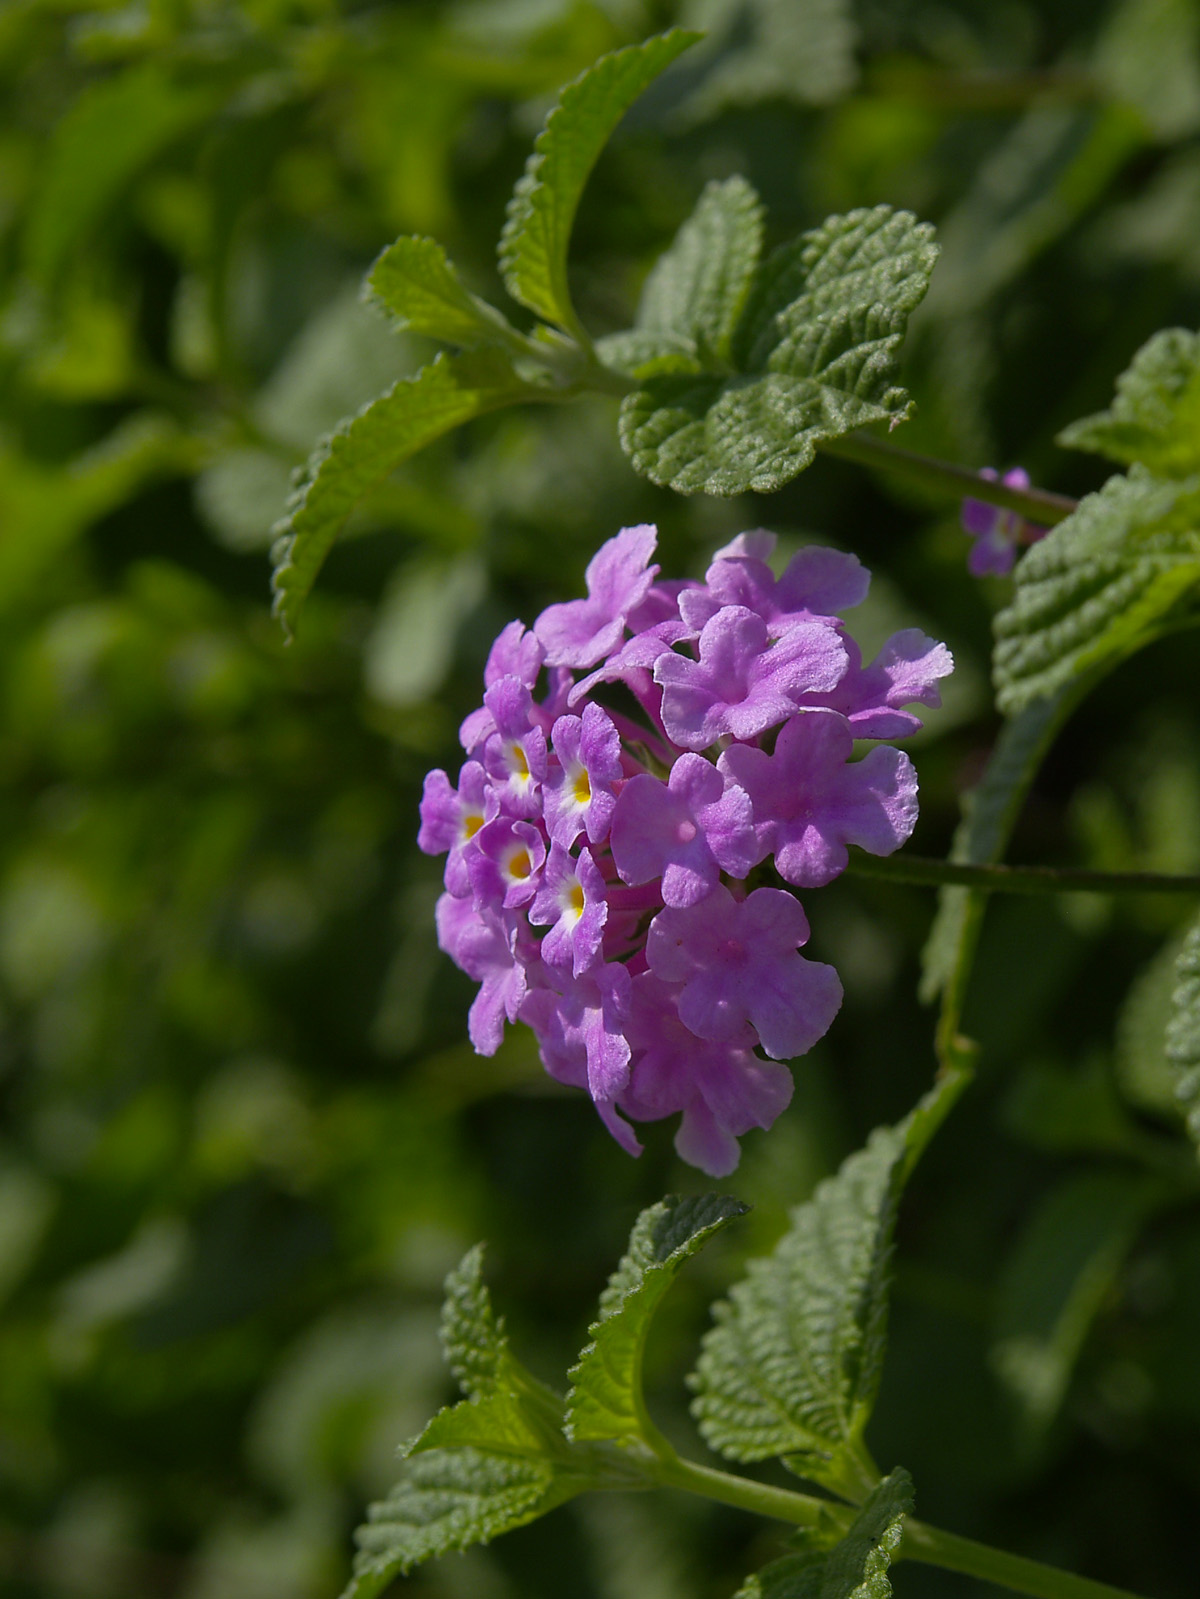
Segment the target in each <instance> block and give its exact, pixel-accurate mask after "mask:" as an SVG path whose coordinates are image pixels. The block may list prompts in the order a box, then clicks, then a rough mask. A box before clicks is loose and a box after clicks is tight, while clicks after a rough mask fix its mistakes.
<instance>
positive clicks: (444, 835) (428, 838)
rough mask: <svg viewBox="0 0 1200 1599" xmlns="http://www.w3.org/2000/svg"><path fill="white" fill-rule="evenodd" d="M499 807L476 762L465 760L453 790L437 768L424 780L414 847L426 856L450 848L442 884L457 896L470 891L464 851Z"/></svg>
mask: <svg viewBox="0 0 1200 1599" xmlns="http://www.w3.org/2000/svg"><path fill="white" fill-rule="evenodd" d="M499 808H500V802H499V800H498V799H497V798H496V795H495V791H494V790H493V788H492V786H491V784H490V783H489V782H488V780H487V773H486V772H485V771H484V769H483V767H482V766H480V764H479V762H478V761H468V762H467V763H466V765H465V766H464V767H463V768H462V770H461V771H460V772H459V774H458V787H457V789H455V788H452V787H451V786H450V779H449V778H448V777H447V776H446V774H445V772H443V771H441V770H440V768H439V769H438V770H437V771H434V772H430V773H429V775H428V777H426V779H425V791H424V793H423V795H422V796H421V830H420V832H419V833H418V834H417V848H418V849H421V850H424V852H425V854H426V855H441V854H442V853H443V851H445V850H449V851H450V855H449V858H448V860H447V861H446V887H447V888H448V889H449V890H450V892H451V893H452V894H455V895H457V896H458V897H459V898H461V897H462V896H463V895H466V894H470V892H471V879H470V876H469V875H468V872H467V854H468V850H469V849H470V847H471V845H472V842H473V840H474V838H475V835H476V834H477V833H478V832H479V829H480V828H481V827H482V826H483V824H484V823H485V822H490V821H491V820H492V818H493V817H494V816H495V815H496V813H497V811H498V810H499Z"/></svg>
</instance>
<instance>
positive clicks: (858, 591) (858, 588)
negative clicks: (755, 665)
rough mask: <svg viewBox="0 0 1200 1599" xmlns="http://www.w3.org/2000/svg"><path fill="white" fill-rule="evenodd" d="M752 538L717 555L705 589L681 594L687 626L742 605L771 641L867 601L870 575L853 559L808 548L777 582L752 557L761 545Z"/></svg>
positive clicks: (759, 558)
mask: <svg viewBox="0 0 1200 1599" xmlns="http://www.w3.org/2000/svg"><path fill="white" fill-rule="evenodd" d="M766 537H767V538H769V539H770V540H771V544H770V545H769V546H765V547H766V548H767V550H768V553H769V550H770V548H771V547H772V546H773V545H774V539H773V537H772V536H771V535H770V534H768V535H766ZM751 538H752V536H751V535H748V534H744V533H743V534H742V535H741V537H740V539H738V540H735V541H734V543H733V544H731V545H727V546H726V548H725V549H724V550H721V551H718V553H717V555H716V557H714V559H713V563H712V565H711V566H710V567H709V569H708V572H707V573H706V575H705V587H704V588H703V589H701V590H699V591H698V592H697V593H693V594H682V595H680V599H679V610H680V614H681V615H682V616H683V618H684V620H685V621H686V622H687V623H688V624H689V625H690V626H691V627H693V628H695V629H697V630H698V629H700V628H702V627H703V626H704V624H705V622H707V621H708V620H709V619H710V617H712V616H714V615H716V613H717V611H718V610H719V609H720V608H721V607H722V606H725V605H743V606H745V607H746V608H747V609H748V610H751V611H755V612H757V613H758V615H759V616H761V617H762V619H763V621H764V622H766V624H767V630H768V632H769V634H770V636H771V637H772V638H779V637H781V636H782V635H783V634H784V633H786V632H787V630H788V629H789V628H790V627H792V626H794V625H795V623H797V622H804V621H810V620H811V619H812V618H813V617H833V616H836V615H837V614H838V612H839V611H845V610H849V609H850V608H851V607H852V606H855V605H860V604H861V603H862V601H863V600H865V599H866V597H867V589H868V588H869V587H870V583H871V574H870V573H869V572H868V571H867V569H866V567H864V566H863V565H862V563H861V562H860V561H859V559H858V557H857V556H856V555H845V554H843V553H842V551H840V550H829V549H824V548H822V547H821V546H819V545H815V544H814V545H809V546H807V547H806V548H804V549H802V550H798V551H797V552H796V554H795V555H793V557H792V559H791V560H790V561H789V562H788V565H787V569H786V571H785V572H784V574H783V576H782V577H780V578H776V576H775V574H774V572H772V570H771V568H770V567H769V566H768V565H767V563H766V559H765V557H764V556H761V555H758V554H756V553H754V552H755V551H757V550H761V549H763V548H764V544H763V543H762V542H760V541H759V540H758V539H754V540H753V542H751Z"/></svg>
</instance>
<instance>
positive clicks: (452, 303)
mask: <svg viewBox="0 0 1200 1599" xmlns="http://www.w3.org/2000/svg"><path fill="white" fill-rule="evenodd" d="M366 287H367V289H368V290H369V292H370V294H371V296H372V298H373V299H375V300H376V301H378V303H379V304H380V305H382V306H383V307H384V309H385V310H387V311H390V312H391V314H392V315H393V316H394V317H395V318H396V319H397V320H398V322H399V323H400V325H401V327H404V328H408V329H409V330H410V331H411V332H413V333H424V334H427V335H428V336H429V337H430V338H434V339H445V340H446V342H447V343H448V344H459V345H462V346H464V347H465V348H470V347H471V346H472V345H477V344H496V343H504V342H505V339H506V337H508V338H511V337H512V334H513V330H512V328H510V327H509V324H508V323H507V321H506V320H505V318H504V317H503V316H502V315H501V313H500V312H499V311H497V310H496V309H495V308H494V307H493V306H490V305H488V303H487V301H486V300H481V299H480V298H479V297H478V296H477V295H474V294H472V293H471V292H470V290H469V289H467V288H466V287H465V285H464V284H463V282H462V280H461V279H460V277H459V275H458V273H457V272H456V271H455V269H454V267H453V266H451V264H450V262H449V261H448V260H447V259H446V252H445V250H443V249H442V247H441V245H440V244H438V242H437V241H436V239H420V238H415V237H410V238H403V239H397V240H396V242H395V244H391V245H389V246H388V248H387V249H386V250H385V251H384V252H383V254H382V255H381V256H380V257H379V259H378V260H377V261H376V262H375V265H374V266H373V267H372V268H371V270H370V272H368V274H367V282H366Z"/></svg>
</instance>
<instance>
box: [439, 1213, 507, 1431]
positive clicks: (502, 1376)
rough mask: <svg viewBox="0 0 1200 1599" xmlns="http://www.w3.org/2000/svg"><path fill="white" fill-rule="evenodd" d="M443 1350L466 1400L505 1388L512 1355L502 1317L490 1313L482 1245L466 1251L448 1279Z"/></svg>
mask: <svg viewBox="0 0 1200 1599" xmlns="http://www.w3.org/2000/svg"><path fill="white" fill-rule="evenodd" d="M442 1350H443V1352H444V1354H445V1356H446V1364H447V1365H448V1366H449V1367H450V1370H451V1371H452V1372H453V1373H454V1376H455V1379H456V1381H457V1383H458V1386H459V1387H460V1388H461V1389H462V1391H463V1393H464V1394H466V1396H467V1398H468V1399H482V1398H484V1397H486V1396H487V1395H490V1394H493V1393H495V1392H497V1390H498V1389H501V1388H503V1387H504V1386H505V1385H506V1383H507V1380H508V1375H509V1372H510V1369H511V1366H512V1356H511V1354H510V1353H509V1347H508V1337H507V1335H506V1334H505V1331H504V1321H503V1318H502V1317H498V1316H497V1315H496V1313H495V1311H494V1310H493V1309H492V1300H491V1295H490V1294H489V1293H488V1291H487V1285H486V1284H485V1283H484V1280H483V1245H482V1244H476V1245H475V1246H474V1247H473V1248H471V1249H468V1251H467V1253H466V1254H465V1255H464V1256H463V1258H462V1260H461V1261H460V1262H459V1264H458V1265H457V1266H456V1267H455V1268H454V1270H453V1271H452V1272H451V1273H450V1275H449V1276H448V1277H447V1278H446V1295H445V1298H444V1299H443V1301H442Z"/></svg>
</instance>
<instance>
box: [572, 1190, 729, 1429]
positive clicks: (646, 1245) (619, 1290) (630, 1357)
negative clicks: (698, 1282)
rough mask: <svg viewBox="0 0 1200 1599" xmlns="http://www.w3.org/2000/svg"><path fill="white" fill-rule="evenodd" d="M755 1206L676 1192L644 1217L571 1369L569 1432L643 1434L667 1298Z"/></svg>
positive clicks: (645, 1211) (713, 1196)
mask: <svg viewBox="0 0 1200 1599" xmlns="http://www.w3.org/2000/svg"><path fill="white" fill-rule="evenodd" d="M747 1209H748V1207H747V1206H746V1205H743V1204H742V1203H741V1202H740V1201H739V1200H736V1199H727V1198H725V1197H724V1196H722V1195H720V1194H704V1195H701V1196H699V1197H697V1198H695V1199H679V1198H676V1197H671V1198H668V1199H664V1200H661V1201H660V1202H659V1203H658V1204H657V1205H652V1206H651V1207H650V1209H649V1210H644V1211H643V1212H642V1214H641V1215H640V1216H639V1217H638V1220H637V1224H636V1225H635V1227H634V1229H633V1233H632V1235H631V1236H630V1240H629V1250H628V1253H627V1254H626V1255H625V1258H624V1259H623V1260H622V1261H621V1264H620V1265H619V1266H618V1267H617V1270H616V1271H615V1272H614V1274H613V1276H612V1278H611V1279H610V1281H609V1285H608V1287H607V1288H606V1289H605V1291H604V1293H603V1295H602V1296H601V1300H600V1317H599V1320H598V1321H596V1322H594V1323H593V1325H592V1326H591V1328H589V1331H590V1333H591V1337H592V1341H591V1343H589V1344H588V1346H587V1348H586V1349H585V1350H584V1351H583V1353H582V1354H581V1355H580V1357H579V1363H578V1364H577V1365H576V1366H575V1367H574V1368H573V1370H572V1371H571V1374H570V1375H571V1382H572V1385H573V1386H572V1388H571V1392H570V1394H569V1395H568V1398H567V1418H566V1428H567V1433H568V1436H570V1437H571V1438H576V1439H581V1440H582V1439H585V1438H623V1437H636V1436H637V1435H638V1434H639V1433H641V1432H642V1431H643V1430H644V1428H643V1421H644V1407H643V1400H642V1355H643V1351H644V1349H645V1345H646V1335H647V1333H648V1332H649V1330H650V1323H651V1320H652V1319H653V1316H654V1313H655V1311H656V1310H657V1309H658V1306H659V1302H660V1301H661V1299H662V1297H663V1295H664V1294H665V1293H666V1291H667V1289H668V1288H669V1287H670V1286H671V1283H672V1282H673V1281H674V1280H675V1277H676V1275H677V1273H678V1272H679V1270H680V1268H681V1267H682V1266H683V1264H684V1262H685V1261H687V1260H688V1259H690V1258H691V1256H692V1255H694V1254H695V1253H696V1251H697V1250H698V1249H700V1248H701V1247H702V1246H703V1245H704V1244H705V1243H706V1242H707V1241H708V1239H709V1238H711V1237H712V1235H713V1233H715V1232H717V1231H718V1230H719V1229H720V1228H722V1227H724V1226H726V1225H727V1224H728V1223H729V1222H731V1221H733V1220H734V1219H735V1217H738V1216H741V1215H744V1214H745V1212H746V1210H747Z"/></svg>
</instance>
